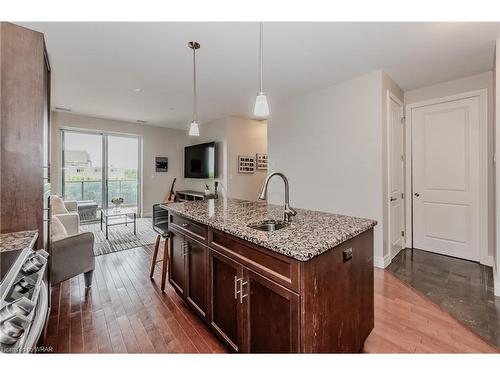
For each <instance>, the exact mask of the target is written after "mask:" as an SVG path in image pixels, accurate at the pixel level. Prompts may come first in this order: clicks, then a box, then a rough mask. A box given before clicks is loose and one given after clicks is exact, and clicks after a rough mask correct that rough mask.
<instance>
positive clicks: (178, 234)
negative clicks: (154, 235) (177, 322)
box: [169, 214, 374, 353]
mask: <svg viewBox="0 0 500 375" xmlns="http://www.w3.org/2000/svg"><path fill="white" fill-rule="evenodd" d="M169 223H171V224H172V223H173V225H170V233H171V247H170V274H169V281H170V283H171V284H172V286H173V287H174V289H175V290H176V291H177V293H178V294H179V295H180V296H181V297H182V298H183V299H184V301H185V302H186V303H187V304H188V305H189V306H190V307H191V308H192V309H193V310H194V311H195V312H196V313H198V314H199V315H200V317H201V318H202V319H203V320H204V322H205V323H206V324H208V325H209V326H210V328H211V329H212V330H213V332H214V333H215V334H216V335H217V336H218V337H219V338H220V340H221V341H222V342H223V343H224V344H225V345H226V346H227V347H228V349H230V350H232V351H235V352H241V353H339V352H351V353H352V352H359V351H360V350H361V349H362V348H363V343H364V341H365V339H366V338H367V337H368V335H369V334H370V332H371V330H372V329H373V323H374V315H373V311H374V308H373V229H370V230H368V231H366V232H364V233H361V234H359V235H358V236H356V237H354V238H352V239H350V240H348V241H346V242H344V243H342V244H340V245H338V246H336V247H335V248H333V249H330V250H328V251H326V252H324V253H323V254H321V255H318V256H316V257H314V258H312V259H311V260H309V261H306V262H300V261H298V260H296V259H293V258H290V257H285V256H283V255H281V254H278V253H275V252H273V251H270V250H268V249H264V248H262V247H259V246H257V245H254V244H251V243H249V242H247V241H244V240H242V239H240V238H236V237H234V236H232V235H230V234H227V233H223V232H221V231H218V230H215V229H212V228H209V227H207V226H206V225H204V224H201V223H197V222H194V221H192V220H190V219H187V218H184V217H180V216H177V215H173V214H170V215H169ZM345 254H349V256H345Z"/></svg>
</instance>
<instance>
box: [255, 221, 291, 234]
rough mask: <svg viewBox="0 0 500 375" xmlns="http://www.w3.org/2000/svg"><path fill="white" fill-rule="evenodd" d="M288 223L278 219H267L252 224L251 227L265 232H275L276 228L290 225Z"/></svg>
mask: <svg viewBox="0 0 500 375" xmlns="http://www.w3.org/2000/svg"><path fill="white" fill-rule="evenodd" d="M288 225H289V224H288V223H285V222H284V221H278V220H265V221H262V222H260V223H256V224H250V225H249V227H250V228H252V229H257V230H261V231H263V232H274V231H275V230H278V229H282V228H284V227H286V226H288Z"/></svg>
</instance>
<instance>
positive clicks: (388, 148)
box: [384, 90, 407, 263]
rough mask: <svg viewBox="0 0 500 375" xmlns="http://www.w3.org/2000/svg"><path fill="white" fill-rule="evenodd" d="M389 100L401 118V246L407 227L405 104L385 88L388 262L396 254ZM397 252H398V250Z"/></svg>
mask: <svg viewBox="0 0 500 375" xmlns="http://www.w3.org/2000/svg"><path fill="white" fill-rule="evenodd" d="M391 100H394V101H395V102H396V103H397V104H399V105H400V106H401V114H400V115H401V116H400V118H401V120H402V124H401V127H402V139H401V143H402V145H401V146H402V147H401V152H402V153H403V159H404V160H403V175H402V176H401V177H402V186H401V190H402V192H403V199H402V203H401V204H402V205H403V217H402V218H401V220H402V221H403V228H404V231H405V234H404V236H403V248H404V247H405V246H406V241H407V228H406V203H405V202H406V197H407V194H406V179H405V172H406V148H405V134H406V131H405V130H406V127H405V123H404V110H405V106H404V103H403V102H402V101H401V100H400V99H399V98H398V97H397V96H396V95H394V93H393V92H392V91H391V90H387V92H386V131H387V136H386V139H387V142H386V154H387V155H386V157H387V159H386V163H387V180H386V183H387V189H386V190H387V194H386V197H384V198H385V202H384V205H385V206H386V207H387V245H386V246H387V247H388V249H387V254H389V263H390V262H391V261H392V259H393V258H394V257H395V256H396V255H397V254H393V252H392V244H391V202H390V199H391V192H390V185H391V144H390V139H391V138H390V132H391V123H390V116H389V111H390V108H391ZM398 253H399V252H398Z"/></svg>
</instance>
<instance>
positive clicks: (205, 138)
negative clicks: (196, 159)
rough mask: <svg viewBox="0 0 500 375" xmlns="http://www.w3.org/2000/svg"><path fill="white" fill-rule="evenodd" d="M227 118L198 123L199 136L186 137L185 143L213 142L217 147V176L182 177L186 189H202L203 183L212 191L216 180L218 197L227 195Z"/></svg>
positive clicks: (203, 187)
mask: <svg viewBox="0 0 500 375" xmlns="http://www.w3.org/2000/svg"><path fill="white" fill-rule="evenodd" d="M227 124H228V120H227V118H222V119H218V120H214V121H211V122H207V123H204V124H200V136H199V137H188V141H187V144H189V145H195V144H199V143H205V142H215V144H216V148H217V158H218V159H217V176H216V178H215V180H209V179H198V178H186V179H184V186H185V188H186V189H189V190H195V191H203V190H204V189H205V184H208V186H209V187H210V189H211V190H212V191H213V189H214V182H215V181H218V182H219V186H218V188H217V192H218V193H219V196H220V197H226V196H227V138H228V135H227ZM182 163H184V150H183V151H182ZM182 165H184V164H182ZM182 176H184V170H182Z"/></svg>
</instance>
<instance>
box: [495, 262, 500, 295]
mask: <svg viewBox="0 0 500 375" xmlns="http://www.w3.org/2000/svg"><path fill="white" fill-rule="evenodd" d="M495 271H496V270H495V267H493V293H494V294H495V296H497V297H500V277H497V272H495Z"/></svg>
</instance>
